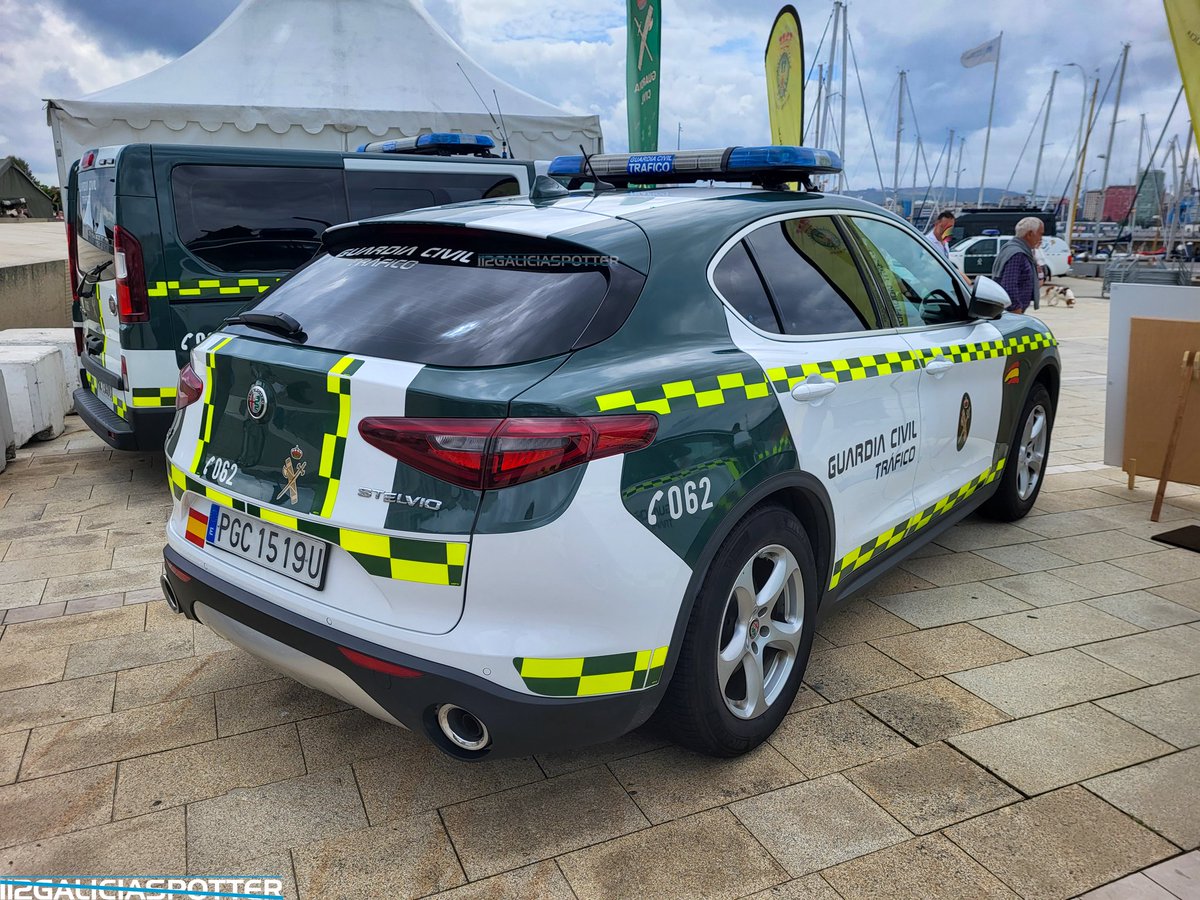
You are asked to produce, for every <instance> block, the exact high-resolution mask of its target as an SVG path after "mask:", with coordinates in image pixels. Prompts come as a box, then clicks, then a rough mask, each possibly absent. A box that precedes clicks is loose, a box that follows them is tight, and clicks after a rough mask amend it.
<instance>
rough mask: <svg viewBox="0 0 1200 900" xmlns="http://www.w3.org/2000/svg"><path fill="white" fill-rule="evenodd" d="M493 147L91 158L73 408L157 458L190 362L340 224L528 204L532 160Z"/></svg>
mask: <svg viewBox="0 0 1200 900" xmlns="http://www.w3.org/2000/svg"><path fill="white" fill-rule="evenodd" d="M493 146H494V144H493V142H492V141H491V139H490V138H488V137H486V136H484V135H460V134H427V135H421V136H419V137H417V138H411V139H408V140H405V141H382V142H377V143H373V144H367V145H364V146H363V147H360V148H359V150H358V151H356V152H345V153H343V152H336V151H305V150H271V149H244V148H233V147H200V146H183V145H166V144H128V145H124V146H116V147H100V148H96V149H91V150H88V151H87V152H85V153H84V154H83V156H82V158H81V159H80V160H79V161H78V162H76V163H75V164H74V165H73V166H72V167H71V172H70V177H69V182H68V197H69V204H68V209H67V245H68V257H69V265H70V271H71V272H72V288H73V299H74V301H75V305H74V319H75V322H74V324H75V329H76V348H77V350H78V351H79V359H80V366H81V372H80V375H81V380H82V382H83V386H82V387H81V388H80V389H79V390H77V391H76V393H75V398H74V399H75V408H76V410H77V411H78V412H79V414H80V416H81V417H82V418H83V420H84V421H85V422H87V424H88V426H89V427H90V428H91V429H92V430H93V431H95V432H96V434H98V435H99V436H100V437H102V438H103V439H104V440H105V441H106V442H107V443H109V444H110V445H112V446H113V447H116V448H117V449H121V450H158V449H161V448H162V444H163V439H164V437H165V435H166V432H167V428H168V427H169V426H170V424H171V420H172V418H173V416H174V412H175V397H176V382H177V380H178V378H179V370H180V368H182V366H183V365H184V364H185V363H186V362H187V358H188V353H189V352H190V351H191V350H192V348H193V347H195V346H196V345H197V344H198V343H200V342H201V341H203V340H204V338H205V337H206V336H207V335H209V334H210V333H212V332H214V331H216V330H217V329H218V328H220V326H221V322H222V321H224V320H225V319H226V318H228V317H229V316H231V315H233V314H234V313H236V312H237V311H238V310H239V309H241V308H242V307H243V306H245V305H246V304H248V303H251V302H254V301H256V300H257V299H258V298H259V297H260V295H262V294H263V293H265V292H266V291H269V290H270V289H271V288H272V287H273V286H274V285H276V284H277V283H279V281H280V280H281V279H282V278H283V277H284V276H285V275H286V274H287V273H289V272H290V271H292V270H293V269H296V268H297V267H299V266H301V265H303V264H304V263H306V262H308V260H309V259H311V258H312V256H313V255H314V254H315V253H316V252H317V250H318V249H319V248H320V246H321V235H322V233H323V232H324V231H325V229H326V228H328V227H329V226H330V225H336V224H338V223H340V222H346V221H349V220H353V219H362V218H369V217H371V216H378V215H381V214H384V213H393V212H403V211H405V210H411V209H416V208H418V207H426V206H440V205H443V204H446V203H455V202H459V201H464V200H476V199H481V198H489V197H505V196H513V195H518V194H525V193H526V192H528V190H529V186H530V183H531V181H532V179H533V177H534V165H533V163H531V162H525V161H518V160H512V159H501V158H499V157H496V156H494V155H493V154H492V153H491V149H492V147H493Z"/></svg>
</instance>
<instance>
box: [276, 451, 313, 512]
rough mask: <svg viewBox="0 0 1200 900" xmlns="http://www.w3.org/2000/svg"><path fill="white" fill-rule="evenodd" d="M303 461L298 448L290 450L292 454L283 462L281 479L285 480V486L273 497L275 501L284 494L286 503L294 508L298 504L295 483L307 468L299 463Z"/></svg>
mask: <svg viewBox="0 0 1200 900" xmlns="http://www.w3.org/2000/svg"><path fill="white" fill-rule="evenodd" d="M303 459H304V451H303V450H301V449H300V448H299V447H298V446H296V447H293V448H292V452H291V453H290V454H289V455H288V458H287V459H285V460H284V461H283V469H282V472H283V477H284V478H286V479H287V484H285V485H284V486H283V487H281V488H280V489H279V493H278V494H276V495H275V499H276V500H280V499H282V498H283V496H284V495H285V494H286V495H287V498H288V502H289V503H291V504H292V506H295V505H296V504H297V503H299V502H300V489H299V488H298V487H297V486H296V482H297V481H298V480H299V479H300V478H302V477H303V476H304V472H305V470H306V469H307V468H308V463H306V462H301V460H303Z"/></svg>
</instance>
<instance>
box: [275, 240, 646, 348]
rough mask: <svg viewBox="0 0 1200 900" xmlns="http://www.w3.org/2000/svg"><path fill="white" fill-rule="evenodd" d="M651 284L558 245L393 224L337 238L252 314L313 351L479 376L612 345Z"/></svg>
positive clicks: (609, 261) (610, 261)
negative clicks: (279, 317)
mask: <svg viewBox="0 0 1200 900" xmlns="http://www.w3.org/2000/svg"><path fill="white" fill-rule="evenodd" d="M350 234H352V235H353V237H350V238H348V237H347V235H350ZM642 283H643V277H642V276H641V275H640V274H638V273H637V272H635V271H634V270H633V269H630V268H627V267H626V266H624V265H622V264H621V263H620V262H618V261H617V260H615V259H613V258H611V257H606V256H603V255H601V254H598V253H595V252H594V251H591V250H586V249H583V248H581V247H578V246H576V245H572V244H567V243H564V242H560V241H554V240H550V239H538V238H527V237H523V236H517V235H507V234H500V233H496V232H485V231H475V230H471V229H462V228H444V227H436V226H422V227H420V228H413V227H411V226H408V227H396V226H391V227H383V228H363V229H353V231H352V232H347V233H346V234H339V235H338V236H337V238H336V239H335V240H334V241H333V242H332V245H330V246H328V247H327V252H326V253H323V254H321V255H320V256H319V257H317V258H316V259H315V260H313V262H312V263H310V264H309V265H308V266H306V267H305V268H303V269H301V270H300V271H299V272H297V273H295V274H294V275H293V276H292V277H291V278H289V279H288V280H287V281H285V282H284V283H283V284H281V285H280V286H279V287H278V288H276V289H275V290H273V291H271V292H270V293H269V294H267V295H266V296H264V298H263V300H262V301H261V302H260V303H259V304H258V306H256V307H255V308H254V309H255V311H256V312H282V313H287V314H288V315H290V316H292V317H293V318H295V319H296V320H297V321H298V322H299V323H300V325H301V327H302V328H303V329H304V332H305V336H306V338H305V343H306V344H307V345H308V346H315V347H323V348H327V349H332V350H338V351H341V352H344V353H359V354H362V355H364V356H376V357H385V358H389V359H402V360H408V361H410V362H419V363H425V364H428V365H439V366H455V367H464V368H474V367H483V366H502V365H510V364H514V363H519V362H529V361H532V360H535V359H543V358H545V357H549V356H556V355H558V354H561V353H566V352H568V351H570V350H572V349H577V348H578V347H581V346H586V345H587V344H591V343H596V342H597V341H599V340H603V339H604V338H606V337H608V336H609V335H611V334H612V333H613V332H614V331H616V329H617V328H618V327H620V325H621V323H622V322H624V320H625V317H626V316H627V315H628V313H629V310H630V309H631V308H632V306H633V302H634V301H635V300H636V299H637V295H638V292H639V291H640V290H641V285H642ZM253 333H254V334H255V335H256V336H259V337H264V338H267V339H270V337H271V335H270V333H269V332H263V331H257V330H254V331H253Z"/></svg>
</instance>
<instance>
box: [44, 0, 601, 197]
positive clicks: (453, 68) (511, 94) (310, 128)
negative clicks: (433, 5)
mask: <svg viewBox="0 0 1200 900" xmlns="http://www.w3.org/2000/svg"><path fill="white" fill-rule="evenodd" d="M460 67H461V69H462V71H459V68H460ZM464 72H465V73H466V76H469V77H470V83H468V81H467V78H466V77H464V74H463V73H464ZM472 84H474V87H475V89H477V90H478V91H479V93H480V94H482V96H483V98H484V100H485V101H486V104H487V106H488V107H490V108H491V110H492V112H493V113H495V112H496V100H497V98H498V100H499V109H500V112H502V113H503V124H504V130H505V131H506V132H507V134H508V139H509V145H510V149H511V151H512V153H513V154H514V155H515V156H517V157H520V158H524V159H546V158H549V157H551V156H555V155H557V154H559V153H567V152H578V148H579V145H580V144H583V145H584V147H585V148H586V149H587V150H588V151H589V152H595V151H599V150H601V149H603V140H602V137H601V133H600V119H599V117H598V116H571V115H567V114H566V113H564V112H563V111H562V110H560V109H558V108H556V107H554V106H551V105H550V104H549V103H546V102H544V101H542V100H539V99H537V98H536V97H534V96H532V95H530V94H527V93H525V92H524V91H522V90H519V89H518V88H515V87H513V86H512V85H510V84H508V83H506V82H504V81H501V80H500V79H499V78H497V77H496V76H495V75H492V74H491V73H490V72H488V71H487V70H486V69H484V68H483V67H481V66H480V65H479V64H478V63H476V62H475V61H474V60H472V59H471V58H470V57H469V56H468V55H467V54H466V52H465V51H464V50H463V49H462V48H461V47H460V46H459V45H458V44H456V43H455V42H454V40H453V38H451V37H450V35H448V34H447V33H446V32H445V31H444V30H443V29H442V28H441V27H440V26H439V25H438V24H437V23H436V22H434V21H433V19H431V18H430V17H429V14H428V13H427V12H426V11H425V9H424V8H423V7H422V6H421V5H420V2H419V0H242V3H241V5H239V6H238V7H237V9H235V10H234V11H233V12H232V13H231V14H230V16H229V18H228V19H226V20H225V21H224V22H223V23H222V24H221V25H220V27H219V28H217V30H216V31H214V32H213V33H212V34H210V35H209V36H208V37H207V38H205V40H204V41H202V42H201V43H200V44H198V45H197V46H196V47H194V48H193V49H192V50H190V51H189V52H188V53H185V54H184V55H183V56H181V57H179V58H178V59H176V60H173V61H172V62H169V63H167V64H166V65H165V66H162V67H161V68H159V69H155V70H154V71H153V72H148V73H147V74H145V75H142V76H141V77H140V78H135V79H133V80H132V81H127V82H125V83H124V84H118V85H116V86H114V87H111V88H108V89H106V90H103V91H97V92H96V93H94V94H89V95H87V96H86V97H84V98H82V99H80V100H61V99H51V100H48V101H47V108H46V116H47V120H48V122H49V124H50V126H51V128H52V129H53V130H54V147H55V153H56V156H57V159H58V175H59V179H60V183H61V184H63V185H66V177H67V170H68V169H69V168H70V165H71V163H72V162H74V161H75V160H76V159H78V158H79V157H80V155H81V154H82V152H83V150H85V149H87V148H88V147H102V146H109V145H113V144H126V143H133V142H166V143H175V144H181V143H187V144H223V145H235V146H243V147H246V146H249V147H289V148H304V149H326V150H353V149H354V148H355V147H357V146H359V145H360V144H365V143H367V142H368V141H375V140H387V139H389V138H401V137H412V136H414V135H417V134H420V133H422V132H430V131H460V132H468V133H470V132H474V133H480V134H489V135H491V136H492V137H493V138H495V139H496V143H497V146H499V144H500V137H501V135H500V128H498V127H497V126H496V124H494V123H493V121H492V117H491V116H490V115H489V114H488V112H487V110H486V109H485V108H484V103H483V102H481V101H480V99H479V97H478V96H476V93H475V90H474V89H472V86H471V85H472ZM493 91H494V92H495V93H494V94H493Z"/></svg>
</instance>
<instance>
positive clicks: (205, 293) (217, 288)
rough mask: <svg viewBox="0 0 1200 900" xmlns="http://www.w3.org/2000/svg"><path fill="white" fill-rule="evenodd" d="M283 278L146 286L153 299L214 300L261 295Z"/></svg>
mask: <svg viewBox="0 0 1200 900" xmlns="http://www.w3.org/2000/svg"><path fill="white" fill-rule="evenodd" d="M282 280H283V279H282V278H199V279H193V280H191V281H152V282H147V284H146V293H147V294H148V295H149V296H151V297H183V298H189V299H192V300H214V299H217V298H221V297H238V296H242V295H244V294H261V293H262V292H263V291H265V290H268V289H269V288H273V287H274V286H275V285H277V284H279V282H281V281H282Z"/></svg>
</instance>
